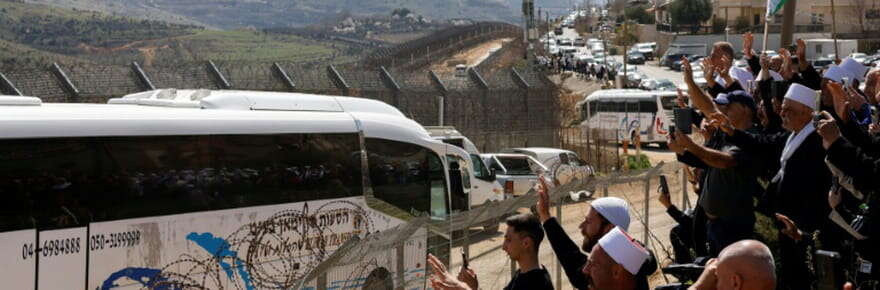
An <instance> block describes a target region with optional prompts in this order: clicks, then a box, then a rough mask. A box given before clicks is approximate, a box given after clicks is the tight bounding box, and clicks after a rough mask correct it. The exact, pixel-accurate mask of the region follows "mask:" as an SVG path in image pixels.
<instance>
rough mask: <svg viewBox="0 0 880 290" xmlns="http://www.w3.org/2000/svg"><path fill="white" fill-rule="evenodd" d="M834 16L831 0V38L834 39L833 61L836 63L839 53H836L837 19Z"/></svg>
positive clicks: (832, 0) (832, 1)
mask: <svg viewBox="0 0 880 290" xmlns="http://www.w3.org/2000/svg"><path fill="white" fill-rule="evenodd" d="M834 15H835V13H834V0H831V38H832V39H834V59H835V61H836V60H838V59H840V53H839V52H838V51H837V50H838V49H837V17H835V16H834ZM859 17H861V16H859Z"/></svg>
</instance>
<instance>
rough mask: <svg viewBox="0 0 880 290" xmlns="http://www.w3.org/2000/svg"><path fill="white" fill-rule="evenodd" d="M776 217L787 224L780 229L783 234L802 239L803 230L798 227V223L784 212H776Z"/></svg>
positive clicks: (793, 238)
mask: <svg viewBox="0 0 880 290" xmlns="http://www.w3.org/2000/svg"><path fill="white" fill-rule="evenodd" d="M776 219H777V220H779V221H780V222H782V224H783V225H785V227H784V228H782V229H780V231H781V232H782V234H784V235H786V236H788V237H789V238H791V239H792V240H795V241H798V242H799V241H800V240H801V239H802V238H803V235H802V234H801V231H800V230H799V229H798V227H797V224H795V223H794V221H792V220H791V219H790V218H788V217H787V216H785V215H783V214H779V213H777V214H776Z"/></svg>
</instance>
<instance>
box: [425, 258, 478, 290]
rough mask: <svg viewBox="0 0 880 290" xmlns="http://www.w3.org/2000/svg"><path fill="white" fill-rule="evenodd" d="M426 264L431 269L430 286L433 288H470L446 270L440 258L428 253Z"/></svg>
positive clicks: (456, 289)
mask: <svg viewBox="0 0 880 290" xmlns="http://www.w3.org/2000/svg"><path fill="white" fill-rule="evenodd" d="M428 265H431V271H432V272H433V274H432V275H431V286H433V287H434V288H435V289H444V290H470V289H471V288H470V286H468V285H467V284H465V283H464V282H461V281H459V280H458V279H456V278H455V277H453V276H452V274H450V273H449V271H447V270H446V265H443V262H441V261H440V259H437V257H435V256H434V255H431V254H428Z"/></svg>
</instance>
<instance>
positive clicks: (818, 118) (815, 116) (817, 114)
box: [813, 112, 822, 129]
mask: <svg viewBox="0 0 880 290" xmlns="http://www.w3.org/2000/svg"><path fill="white" fill-rule="evenodd" d="M819 121H822V113H820V112H813V127H814V128H817V129H818V128H819Z"/></svg>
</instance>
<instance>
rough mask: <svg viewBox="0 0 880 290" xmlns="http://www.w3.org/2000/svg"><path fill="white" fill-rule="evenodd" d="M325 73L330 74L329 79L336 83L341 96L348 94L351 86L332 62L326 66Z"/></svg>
mask: <svg viewBox="0 0 880 290" xmlns="http://www.w3.org/2000/svg"><path fill="white" fill-rule="evenodd" d="M327 74H329V75H330V79H332V80H333V83H334V84H336V87H337V88H339V89H340V90H342V95H343V96H349V92H350V91H351V87H350V86H349V85H348V83H347V82H346V81H345V78H343V77H342V74H340V73H339V71H338V70H336V67H335V66H333V65H332V64H331V65H329V66H327Z"/></svg>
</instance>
